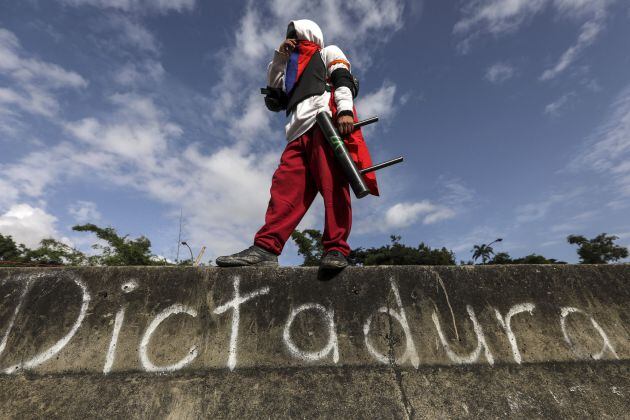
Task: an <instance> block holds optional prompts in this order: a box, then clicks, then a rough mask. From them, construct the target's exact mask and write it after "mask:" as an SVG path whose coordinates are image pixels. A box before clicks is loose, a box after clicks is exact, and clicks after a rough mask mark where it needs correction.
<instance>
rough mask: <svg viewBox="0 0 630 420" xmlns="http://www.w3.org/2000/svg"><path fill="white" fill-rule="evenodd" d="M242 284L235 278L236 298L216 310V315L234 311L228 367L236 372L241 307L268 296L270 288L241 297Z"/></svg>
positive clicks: (239, 279)
mask: <svg viewBox="0 0 630 420" xmlns="http://www.w3.org/2000/svg"><path fill="white" fill-rule="evenodd" d="M240 282H241V278H240V277H238V276H236V277H234V298H233V299H232V300H231V301H229V302H228V303H226V304H225V305H221V306H219V307H218V308H216V309H215V310H214V313H215V314H222V313H223V312H225V311H227V310H228V309H232V334H231V335H230V351H229V356H228V367H229V368H230V370H234V368H235V367H236V347H237V345H238V324H239V322H240V319H241V309H240V307H241V305H242V304H243V303H245V302H247V301H248V300H250V299H253V298H255V297H256V296H261V295H266V294H268V293H269V287H263V288H262V289H258V290H256V291H254V292H251V293H248V294H246V295H245V296H243V297H241V295H240V291H239V285H240Z"/></svg>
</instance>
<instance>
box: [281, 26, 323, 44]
mask: <svg viewBox="0 0 630 420" xmlns="http://www.w3.org/2000/svg"><path fill="white" fill-rule="evenodd" d="M291 24H292V25H293V27H294V28H295V33H296V35H297V39H298V40H299V41H311V42H313V43H315V44H317V45H319V47H320V48H324V34H322V30H321V29H320V28H319V25H317V23H315V22H313V21H312V20H308V19H300V20H292V21H291V22H290V23H289V25H291Z"/></svg>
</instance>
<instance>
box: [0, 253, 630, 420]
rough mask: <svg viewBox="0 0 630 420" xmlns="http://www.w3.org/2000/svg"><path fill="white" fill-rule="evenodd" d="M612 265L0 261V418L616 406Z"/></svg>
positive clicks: (620, 388)
mask: <svg viewBox="0 0 630 420" xmlns="http://www.w3.org/2000/svg"><path fill="white" fill-rule="evenodd" d="M629 279H630V266H627V265H616V266H604V267H602V266H570V265H568V266H494V267H491V266H483V267H411V266H408V267H374V268H349V269H347V270H345V271H344V272H342V274H340V275H339V276H337V277H335V278H333V279H331V280H330V281H327V282H322V281H318V279H317V272H316V270H314V269H306V268H280V269H251V268H248V269H223V270H222V269H215V268H209V269H193V268H157V267H149V268H141V267H126V268H80V269H6V268H5V269H0V372H2V374H0V402H2V404H0V417H3V418H5V417H80V416H85V417H156V416H157V417H169V416H170V417H171V418H198V417H263V418H276V417H293V418H311V417H351V418H366V417H372V418H412V417H417V418H436V417H437V418H445V417H464V416H473V417H490V418H495V417H528V418H531V417H534V418H542V417H553V416H556V417H610V418H620V417H628V415H629V414H628V413H630V403H629V402H628V401H630V398H629V394H630V381H629V379H630V373H629V367H630V364H629V363H628V359H629V357H630V334H629V332H630V331H629V329H628V325H629V323H628V321H629V315H628V309H629V307H630V287H628V286H629V284H630V282H629Z"/></svg>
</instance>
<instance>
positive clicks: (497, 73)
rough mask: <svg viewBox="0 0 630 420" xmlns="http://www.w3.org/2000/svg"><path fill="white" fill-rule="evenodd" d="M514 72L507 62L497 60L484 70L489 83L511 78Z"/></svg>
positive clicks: (497, 82)
mask: <svg viewBox="0 0 630 420" xmlns="http://www.w3.org/2000/svg"><path fill="white" fill-rule="evenodd" d="M515 73H516V69H515V68H514V67H513V66H512V65H511V64H509V63H503V62H498V63H495V64H493V65H491V66H490V67H488V69H487V70H486V75H485V78H486V80H487V81H489V82H490V83H495V84H501V83H503V82H505V81H506V80H509V79H511V78H512V77H513V76H514V74H515Z"/></svg>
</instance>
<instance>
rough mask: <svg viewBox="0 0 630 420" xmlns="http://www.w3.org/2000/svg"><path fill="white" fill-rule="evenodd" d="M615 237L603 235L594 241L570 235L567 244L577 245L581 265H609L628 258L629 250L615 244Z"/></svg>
mask: <svg viewBox="0 0 630 420" xmlns="http://www.w3.org/2000/svg"><path fill="white" fill-rule="evenodd" d="M617 239H619V238H618V237H617V236H614V235H607V234H606V233H601V234H599V235H597V236H596V237H594V238H592V239H587V238H585V237H584V236H582V235H569V236H567V242H569V243H570V244H573V245H577V246H578V249H577V253H578V255H579V256H580V263H581V264H607V263H609V262H610V261H618V260H620V259H622V258H626V257H628V248H625V247H623V246H620V245H617V244H615V241H616V240H617Z"/></svg>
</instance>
